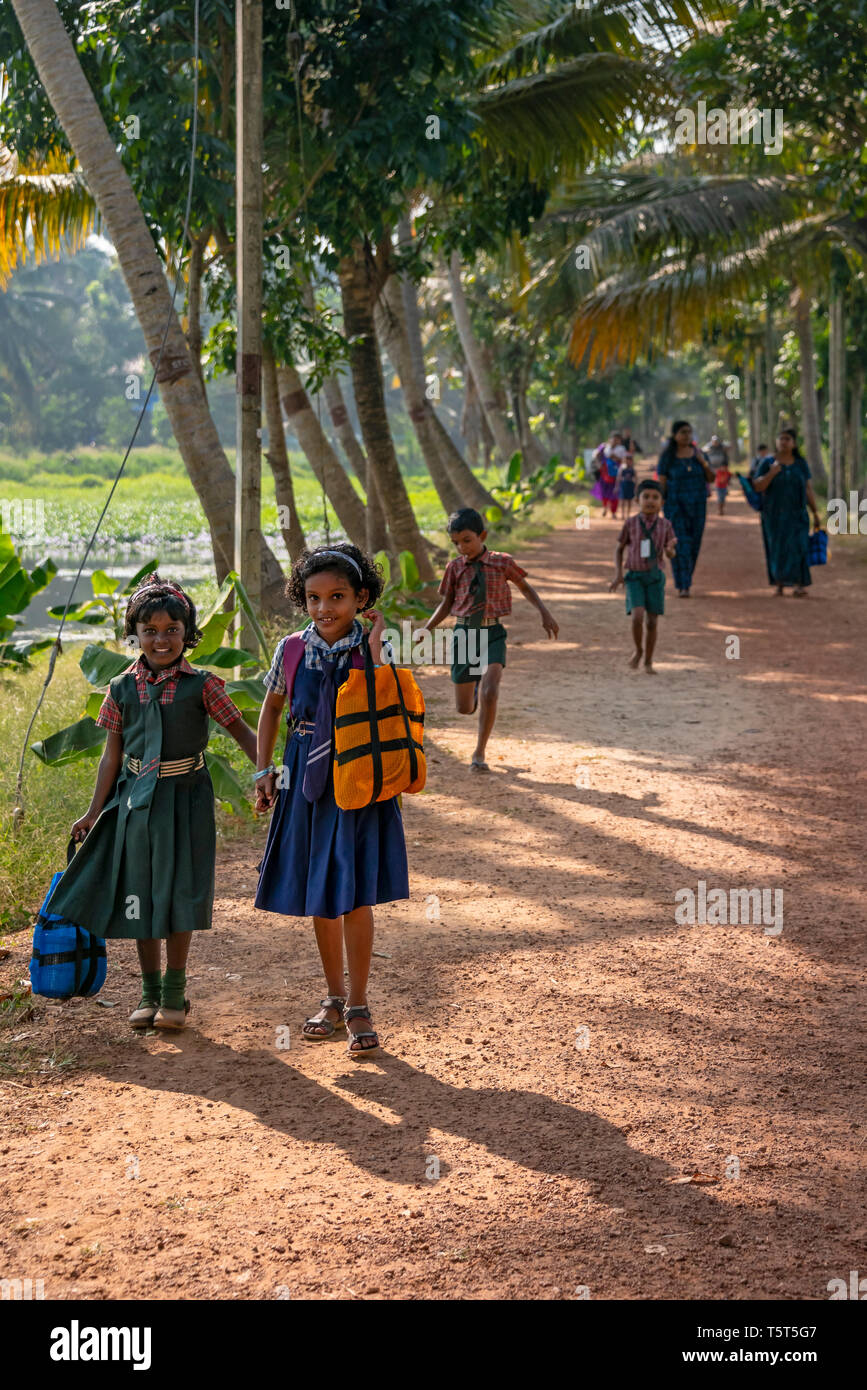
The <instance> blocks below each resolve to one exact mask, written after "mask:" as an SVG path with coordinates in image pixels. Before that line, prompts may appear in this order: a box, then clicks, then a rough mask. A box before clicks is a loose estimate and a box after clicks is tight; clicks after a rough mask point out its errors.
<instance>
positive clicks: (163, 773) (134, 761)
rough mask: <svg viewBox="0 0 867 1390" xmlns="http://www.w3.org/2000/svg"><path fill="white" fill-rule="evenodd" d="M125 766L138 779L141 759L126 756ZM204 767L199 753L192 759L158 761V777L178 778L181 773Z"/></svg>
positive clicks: (203, 758)
mask: <svg viewBox="0 0 867 1390" xmlns="http://www.w3.org/2000/svg"><path fill="white" fill-rule="evenodd" d="M126 765H127V767H128V768H129V770H130V772H134V773H135V775H136V777H138V775H139V773H140V772H141V758H131V757H129V756H127V759H126ZM204 766H205V755H204V753H199V754H197V755H196V756H195V757H192V758H170V759H169V760H168V761H166V762H163V761H162V759H161V760H160V770H159V772H158V773H157V776H158V777H180V775H181V773H183V772H198V770H199V768H200V767H204Z"/></svg>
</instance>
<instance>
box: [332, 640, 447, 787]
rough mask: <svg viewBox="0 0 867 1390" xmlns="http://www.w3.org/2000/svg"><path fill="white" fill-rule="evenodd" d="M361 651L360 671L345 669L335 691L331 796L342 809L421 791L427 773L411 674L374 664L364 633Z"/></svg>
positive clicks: (418, 698) (419, 699)
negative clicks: (362, 657)
mask: <svg viewBox="0 0 867 1390" xmlns="http://www.w3.org/2000/svg"><path fill="white" fill-rule="evenodd" d="M362 650H363V653H364V669H363V670H350V672H349V675H348V676H347V678H346V680H345V682H344V683H343V685H341V686H340V688H339V690H338V691H337V706H336V719H335V723H334V799H335V801H336V802H337V805H338V806H339V807H340V809H341V810H342V811H359V810H361V808H362V807H363V806H372V805H373V804H374V803H375V802H377V801H388V800H390V799H391V798H392V797H395V796H398V795H399V794H400V793H401V792H420V791H421V789H422V787H423V786H424V784H425V778H426V776H427V765H426V763H425V756H424V752H423V750H422V739H423V737H424V697H423V695H422V693H421V691H420V690H419V688H418V685H417V684H416V680H415V677H414V676H413V675H412V673H411V672H410V671H407V670H404V669H403V668H402V667H401V668H398V667H396V666H392V665H384V666H379V667H375V666H374V664H373V658H372V657H371V655H370V644H369V641H368V639H367V637H366V636H365V638H364V641H363V643H362Z"/></svg>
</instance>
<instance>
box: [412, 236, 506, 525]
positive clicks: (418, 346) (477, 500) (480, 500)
mask: <svg viewBox="0 0 867 1390" xmlns="http://www.w3.org/2000/svg"><path fill="white" fill-rule="evenodd" d="M397 234H398V242H399V243H400V244H401V245H402V246H405V245H407V244H408V243H411V241H412V232H411V230H410V225H409V219H408V218H406V217H404V218H402V219H401V221H400V222H399V223H398V227H397ZM400 291H401V299H402V307H403V315H402V319H403V327H404V332H405V336H406V339H407V343H408V346H409V356H410V362H411V366H412V372H413V375H414V377H415V380H416V382H417V383H418V386H419V389H420V391H421V396H422V399H423V400H424V402H425V406H426V414H427V416H428V419H429V421H430V428H431V432H432V434H433V438H434V443H435V446H436V448H437V450H438V452H439V455H440V458H441V460H442V463H443V465H444V467H445V469H446V472H447V474H448V476H449V478H450V479H451V482H452V485H453V486H454V488H455V490H456V491H457V493H458V495H459V497H460V499H461V506H464V507H476V508H477V509H478V510H479V511H481V512H484V510H485V509H486V508H487V507H492V506H494V498H493V497H492V495H491V493H490V492H488V489H487V488H486V487H485V486H484V484H483V483H480V482H479V480H478V478H477V477H476V475H475V474H474V473H473V470H472V468H471V467H470V466H469V464H468V463H467V461H466V459H465V458H464V456H463V454H462V453H461V451H460V449H459V448H458V447H457V445H456V444H455V442H454V440H453V439H452V437H451V435H450V434H449V432H448V430H447V429H446V427H445V425H444V424H443V422H442V420H441V419H440V417H439V415H438V414H437V411H436V408H435V407H434V406H433V405H432V403H431V402H430V400H429V399H428V397H427V395H426V389H427V376H426V373H425V364H424V348H423V346H422V340H421V317H420V315H419V311H418V292H417V290H416V287H415V285H414V283H413V282H412V280H411V279H410V278H409V276H408V275H402V276H401V277H400ZM394 300H395V296H394V294H393V293H392V297H391V302H392V305H393V312H395V307H394ZM398 317H400V315H398ZM398 376H400V378H401V381H403V373H402V372H401V370H400V368H398Z"/></svg>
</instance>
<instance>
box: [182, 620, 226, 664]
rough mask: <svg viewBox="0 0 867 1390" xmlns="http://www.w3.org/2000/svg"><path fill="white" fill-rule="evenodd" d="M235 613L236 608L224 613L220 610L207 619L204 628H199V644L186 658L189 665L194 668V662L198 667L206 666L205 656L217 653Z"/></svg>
mask: <svg viewBox="0 0 867 1390" xmlns="http://www.w3.org/2000/svg"><path fill="white" fill-rule="evenodd" d="M237 611H238V610H237V608H235V609H233V610H232V612H229V613H224V612H223V611H222V609H221V610H220V612H219V613H213V614H212V615H211V617H210V618H208V621H207V622H206V623H205V625H204V627H202V628H200V631H201V634H202V640H201V642H200V643H199V645H198V646H197V647H196V648H194V650H193V651H191V652H190V653H189V654H188V656H187V660H188V661H189V662H190V664H191V665H193V666H194V665H195V664H196V662H198V663H199V665H204V664H206V663H205V654H206V653H208V652H215V651H217V649H218V648H219V647H220V646H221V645H222V641H223V638H224V637H225V635H226V631H227V629H228V627H229V624H230V623H231V621H232V619H233V618H234V617H235V614H236V613H237Z"/></svg>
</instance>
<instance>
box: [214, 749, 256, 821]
mask: <svg viewBox="0 0 867 1390" xmlns="http://www.w3.org/2000/svg"><path fill="white" fill-rule="evenodd" d="M205 762H206V763H207V765H208V771H209V772H210V774H211V781H212V782H213V784H214V796H215V797H216V798H217V800H218V801H220V802H222V803H223V804H224V805H229V806H231V808H232V810H233V811H235V812H237V813H238V814H239V815H242V816H250V815H252V811H251V808H250V802H249V800H248V798H247V791H246V788H245V787H244V786H243V785H242V783H241V779H240V777H239V776H238V774H237V772H236V771H235V769H234V768H233V767H232V764H231V763H230V762H229V761H228V759H227V758H224V757H223V756H222V754H220V753H206V754H205Z"/></svg>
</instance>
